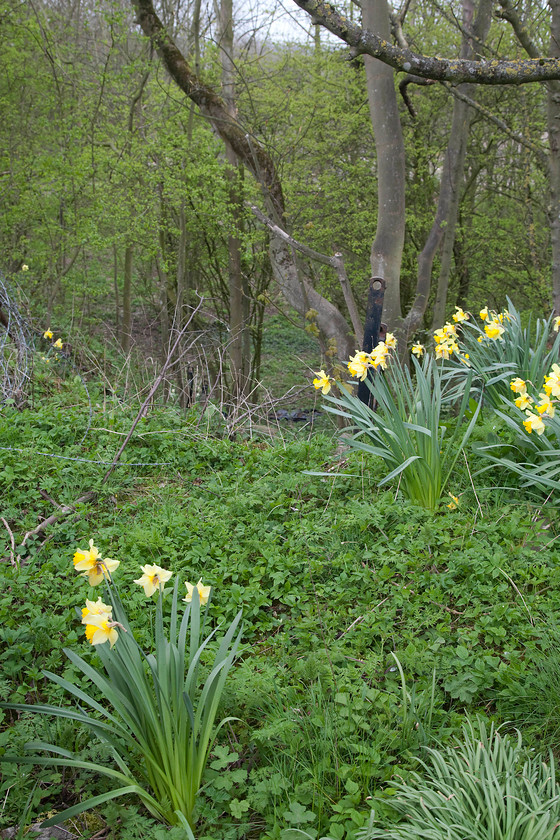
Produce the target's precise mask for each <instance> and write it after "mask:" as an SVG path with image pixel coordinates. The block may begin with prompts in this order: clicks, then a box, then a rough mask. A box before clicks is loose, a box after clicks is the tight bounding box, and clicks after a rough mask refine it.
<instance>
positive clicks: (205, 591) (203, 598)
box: [183, 578, 212, 605]
mask: <svg viewBox="0 0 560 840" xmlns="http://www.w3.org/2000/svg"><path fill="white" fill-rule="evenodd" d="M185 586H186V587H187V594H186V595H185V597H184V598H183V601H186V602H187V604H190V603H191V601H192V596H193V592H194V590H195V589H197V590H198V597H199V598H200V603H201V604H202V605H204V604H207V603H208V598H209V597H210V590H211V589H212V587H211V586H203V585H202V578H200V580H199V581H198V583H197V584H196V585H195V584H193V583H189V582H188V580H186V581H185Z"/></svg>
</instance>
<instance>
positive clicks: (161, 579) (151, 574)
mask: <svg viewBox="0 0 560 840" xmlns="http://www.w3.org/2000/svg"><path fill="white" fill-rule="evenodd" d="M142 571H143V572H144V574H143V575H142V577H140V578H138V580H135V581H134V583H137V584H138V585H139V586H143V587H144V593H145V595H146V598H149V597H150V596H151V595H153V594H154V592H155V591H156V589H163V585H164V583H167V581H168V580H169V578H170V577H172V575H173V572H168V571H167V569H162V568H161V566H142Z"/></svg>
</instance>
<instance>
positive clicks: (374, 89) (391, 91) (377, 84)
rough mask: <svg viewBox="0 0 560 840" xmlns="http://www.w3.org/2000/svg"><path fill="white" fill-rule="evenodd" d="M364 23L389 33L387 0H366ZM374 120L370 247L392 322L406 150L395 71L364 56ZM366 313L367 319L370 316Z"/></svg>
mask: <svg viewBox="0 0 560 840" xmlns="http://www.w3.org/2000/svg"><path fill="white" fill-rule="evenodd" d="M362 16H363V23H364V27H366V28H367V29H369V30H371V31H372V32H375V33H376V34H378V35H380V36H381V37H382V38H386V39H390V37H391V35H390V21H389V9H388V7H387V2H386V0H364V3H363V5H362ZM364 62H365V68H366V83H367V93H368V103H369V110H370V115H371V124H372V128H373V135H374V139H375V150H376V155H377V229H376V232H375V239H374V241H373V245H372V248H371V273H372V277H381V278H383V279H384V280H385V283H386V291H385V299H384V305H383V319H384V320H385V321H386V322H387V323H388V324H390V325H391V327H392V328H396V327H398V325H399V323H400V322H401V320H402V310H401V300H400V273H401V261H402V252H403V247H404V232H405V156H404V142H403V136H402V128H401V122H400V117H399V110H398V105H397V95H396V92H395V80H394V72H393V70H392V68H391V67H389V66H388V65H387V64H384V63H383V62H381V61H379V60H378V59H376V58H371V57H370V56H365V57H364ZM367 317H368V316H367V314H366V319H367Z"/></svg>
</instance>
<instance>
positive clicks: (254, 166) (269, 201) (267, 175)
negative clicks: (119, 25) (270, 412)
mask: <svg viewBox="0 0 560 840" xmlns="http://www.w3.org/2000/svg"><path fill="white" fill-rule="evenodd" d="M132 2H133V5H134V6H135V8H136V10H137V13H138V23H139V24H140V26H141V28H142V30H143V32H144V34H145V35H147V36H148V37H149V38H150V39H151V41H152V43H153V44H154V46H155V48H156V49H157V51H158V53H159V55H160V56H161V58H162V60H163V63H164V65H165V67H166V69H167V72H168V73H169V74H170V76H171V77H172V78H173V79H174V81H175V82H176V83H177V85H178V86H179V87H180V88H181V90H182V91H183V92H184V93H185V94H186V95H187V96H188V97H189V98H190V99H191V100H192V101H193V102H195V104H196V105H198V107H199V109H200V112H201V114H202V115H203V116H205V117H206V118H207V119H208V120H210V122H211V123H212V126H213V128H214V130H215V131H216V133H217V134H218V136H219V137H221V138H222V140H223V141H224V142H225V143H228V144H229V145H230V146H231V148H232V149H233V151H234V152H235V154H236V155H237V157H238V158H239V160H240V161H242V162H243V164H244V165H245V166H246V167H247V169H248V170H249V171H250V172H251V173H252V174H253V175H254V177H255V178H256V179H257V181H258V182H259V184H260V185H261V188H262V191H263V196H264V202H265V206H266V212H267V214H268V215H269V216H270V217H271V218H272V219H276V220H281V222H282V224H283V225H285V216H284V195H283V191H282V186H281V183H280V180H279V178H278V174H277V172H276V168H275V165H274V162H273V160H272V158H271V157H270V155H269V153H268V151H267V150H266V149H265V148H264V147H263V146H261V145H260V144H259V143H258V141H257V140H256V139H255V138H254V137H251V135H249V134H248V133H247V131H246V130H245V129H244V128H243V126H241V125H240V124H239V123H238V122H237V121H236V120H235V119H233V118H232V117H231V115H230V114H228V111H227V108H226V105H225V103H224V101H223V99H221V97H220V96H218V95H217V94H216V92H215V91H214V90H213V89H212V88H211V87H209V86H208V85H206V84H204V82H202V81H201V79H199V78H198V77H197V76H196V75H195V74H194V73H193V71H192V69H191V67H190V66H189V64H188V63H187V61H186V60H185V58H184V56H183V55H182V54H181V52H180V50H179V49H178V48H177V46H176V45H175V43H174V41H173V40H172V38H171V37H170V35H169V34H168V33H167V32H166V31H165V30H164V28H163V26H162V24H161V21H160V20H159V18H158V16H157V15H156V13H155V11H154V8H153V5H152V2H151V0H132ZM270 261H271V265H272V269H273V273H274V276H275V279H276V280H277V282H278V285H279V287H280V290H281V292H282V293H283V295H284V297H285V298H286V300H287V301H288V303H290V304H291V305H292V306H293V307H294V309H295V310H296V311H297V312H299V313H300V314H301V315H305V312H306V311H307V310H308V309H309V308H312V309H315V310H316V311H317V313H318V314H317V318H316V323H317V326H318V328H319V330H320V331H321V333H322V335H323V338H324V340H325V342H326V343H327V344H330V345H331V347H333V346H335V347H336V352H337V355H338V356H339V357H340V358H342V359H345V358H347V357H348V355H349V354H350V353H351V352H353V349H354V347H353V345H354V339H353V338H352V335H351V330H350V327H349V325H348V323H347V322H346V319H345V318H344V316H343V315H342V314H341V313H340V312H339V310H338V309H337V308H336V307H335V306H333V304H332V303H330V301H328V300H327V299H326V298H324V297H322V295H320V294H319V293H318V292H316V291H315V290H314V289H313V288H312V287H311V285H310V284H309V283H308V282H307V281H306V280H305V279H302V278H301V277H300V276H299V273H298V270H297V265H296V261H295V258H294V254H293V252H292V249H291V247H290V246H289V245H288V244H287V243H285V242H283V241H281V240H279V239H278V238H274V237H272V238H271V242H270Z"/></svg>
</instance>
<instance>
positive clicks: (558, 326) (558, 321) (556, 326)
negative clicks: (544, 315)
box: [552, 315, 560, 332]
mask: <svg viewBox="0 0 560 840" xmlns="http://www.w3.org/2000/svg"><path fill="white" fill-rule="evenodd" d="M552 329H553V330H554V332H558V330H560V315H557V316H556V318H554V320H553V321H552Z"/></svg>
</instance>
